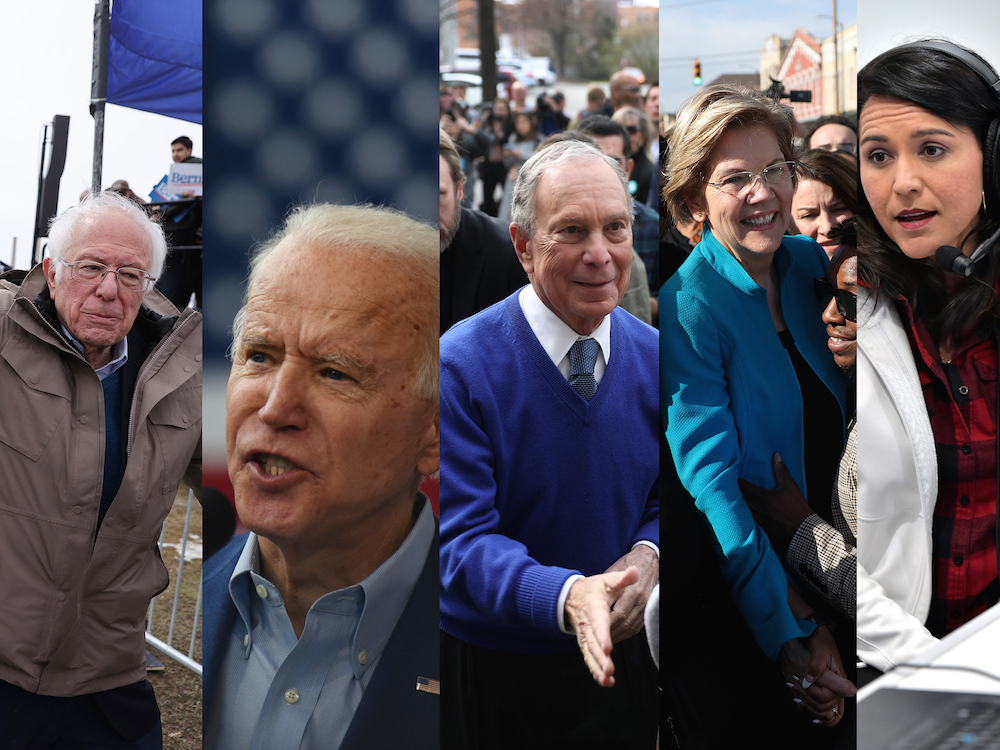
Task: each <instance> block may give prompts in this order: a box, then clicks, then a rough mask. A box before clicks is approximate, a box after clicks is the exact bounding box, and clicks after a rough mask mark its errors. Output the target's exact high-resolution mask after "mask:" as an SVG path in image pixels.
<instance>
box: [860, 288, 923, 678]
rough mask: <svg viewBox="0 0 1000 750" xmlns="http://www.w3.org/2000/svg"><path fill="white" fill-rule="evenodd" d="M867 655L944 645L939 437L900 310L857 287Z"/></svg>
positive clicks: (896, 658) (887, 656) (882, 657)
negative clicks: (939, 628) (937, 600)
mask: <svg viewBox="0 0 1000 750" xmlns="http://www.w3.org/2000/svg"><path fill="white" fill-rule="evenodd" d="M858 298H859V299H858V301H859V303H860V307H859V311H858V382H857V386H858V424H857V428H856V429H857V431H858V656H860V657H861V659H862V660H863V661H865V662H866V663H868V664H871V665H872V666H874V667H876V668H878V669H880V670H883V671H885V670H886V669H888V668H891V667H893V666H895V665H897V664H902V663H905V662H908V661H912V660H914V659H917V658H918V657H919V655H920V654H921V653H922V652H924V651H925V650H927V649H928V648H930V647H931V646H933V645H934V644H935V643H937V640H938V639H937V638H935V637H934V636H932V635H931V634H930V632H929V631H928V630H927V628H925V627H924V623H925V622H926V620H927V613H928V611H929V609H930V602H931V524H932V522H933V519H934V504H935V502H936V501H937V491H938V486H937V455H936V453H935V450H934V435H933V433H932V432H931V424H930V419H929V418H928V416H927V407H926V405H925V402H924V397H923V393H922V392H921V389H920V381H919V378H918V376H917V368H916V365H915V364H914V361H913V353H912V351H911V349H910V343H909V341H908V339H907V336H906V331H905V329H904V328H903V325H902V323H901V321H900V318H899V314H898V313H897V311H896V308H895V305H893V304H891V303H889V302H888V301H887V300H886V298H885V297H883V296H881V295H879V296H878V297H877V298H876V297H875V296H874V295H873V294H872V293H871V292H870V291H869V290H867V289H864V288H862V287H859V288H858Z"/></svg>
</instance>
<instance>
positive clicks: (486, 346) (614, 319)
mask: <svg viewBox="0 0 1000 750" xmlns="http://www.w3.org/2000/svg"><path fill="white" fill-rule="evenodd" d="M511 216H512V224H511V238H512V240H513V244H514V249H515V251H516V252H517V255H518V258H519V259H520V261H521V264H522V265H523V267H524V269H525V271H526V273H527V275H528V279H529V281H530V284H529V285H528V286H526V287H524V288H522V289H521V290H519V291H518V292H516V293H514V294H513V295H511V296H510V297H508V298H507V299H505V300H504V301H502V302H500V303H498V304H496V305H494V306H492V307H490V308H487V309H486V310H484V311H482V312H481V313H479V314H477V315H475V316H473V317H471V318H468V319H466V320H465V321H462V322H460V323H458V324H456V325H455V326H454V327H453V328H452V329H451V330H450V331H448V333H447V334H446V335H445V336H444V337H443V338H442V339H441V422H442V425H441V426H442V435H443V436H444V437H443V444H442V450H441V463H442V470H441V477H442V479H441V628H442V647H441V648H442V650H441V662H442V683H443V688H444V689H443V690H442V722H441V723H442V746H443V747H445V748H447V747H463V748H484V747H554V746H570V745H571V746H573V747H601V748H615V747H623V748H625V747H629V748H633V747H650V748H651V747H653V745H654V743H655V739H656V724H657V702H658V697H657V689H656V685H657V676H656V671H655V667H654V666H653V664H652V660H651V658H650V656H649V651H648V648H647V646H646V641H645V637H644V635H643V634H642V633H641V632H640V631H641V630H642V627H643V624H642V620H643V610H644V608H645V603H646V600H647V599H648V596H649V593H650V591H651V590H652V588H653V586H654V585H655V584H656V582H657V580H658V578H659V549H658V544H659V502H658V478H659V452H658V451H659V448H658V429H659V422H658V411H657V409H658V389H657V356H658V355H657V352H658V337H657V333H656V331H655V330H654V329H653V328H650V327H649V326H647V325H646V324H644V323H642V322H640V321H638V320H637V319H636V318H634V317H632V316H631V315H629V314H628V313H627V312H625V311H623V310H621V309H617V305H618V302H619V301H620V299H621V297H622V295H623V294H624V292H625V290H626V288H627V286H628V280H629V272H630V266H631V257H632V216H633V210H632V199H631V197H630V196H629V193H628V190H627V187H626V183H625V180H624V176H623V174H622V172H621V168H620V167H619V166H618V165H617V164H616V163H615V162H614V160H612V159H610V158H608V157H606V156H604V155H603V154H602V153H601V152H600V151H599V150H597V149H596V148H594V147H593V146H591V145H589V144H585V143H581V142H574V141H567V142H562V143H556V144H553V145H551V146H549V147H547V148H545V149H543V150H541V151H539V152H538V153H537V154H535V155H534V156H533V157H532V158H531V159H529V160H528V161H527V162H526V163H525V165H524V167H522V169H521V172H520V173H519V176H518V181H517V185H516V187H515V189H514V198H513V207H512V214H511ZM574 636H575V640H574ZM581 654H582V658H581Z"/></svg>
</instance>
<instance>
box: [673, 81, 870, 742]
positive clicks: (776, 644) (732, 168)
mask: <svg viewBox="0 0 1000 750" xmlns="http://www.w3.org/2000/svg"><path fill="white" fill-rule="evenodd" d="M792 137H793V122H792V116H791V111H790V110H789V109H788V108H786V107H782V106H781V105H778V104H775V103H773V102H772V101H770V100H768V99H766V98H765V97H764V96H763V95H762V94H760V93H759V92H751V91H749V90H746V89H743V88H741V87H736V86H730V85H720V86H712V87H709V88H706V89H705V90H704V91H702V92H700V93H699V94H697V95H696V96H695V97H693V98H692V99H691V100H689V101H688V102H687V103H686V104H685V105H684V107H683V108H682V110H681V111H680V112H679V113H678V115H677V123H676V125H675V127H674V129H673V131H672V133H671V137H670V156H669V161H668V163H667V175H666V176H667V178H668V183H667V187H666V188H665V190H664V200H665V202H666V204H667V206H668V208H669V210H670V212H671V213H672V214H673V218H674V221H676V222H678V223H683V222H690V221H692V220H693V221H698V222H704V226H705V229H704V234H703V238H702V241H701V242H700V243H699V244H698V246H697V247H695V248H694V250H693V251H692V253H691V255H690V257H689V258H688V259H687V261H686V262H685V263H684V265H682V266H681V268H680V270H679V271H678V272H677V273H676V274H675V275H674V276H673V278H671V279H670V280H669V281H668V282H667V283H666V284H665V285H664V286H663V289H662V291H661V292H660V305H661V308H660V310H661V312H660V325H661V328H660V352H661V355H660V356H661V360H660V373H661V375H660V377H661V384H660V392H661V409H662V411H663V417H664V421H665V423H666V436H667V441H668V443H669V446H670V450H671V454H672V455H673V458H674V462H675V465H676V468H677V473H678V476H679V478H680V480H681V483H682V484H683V485H684V488H685V489H686V490H687V492H688V493H690V495H691V496H692V497H693V498H694V501H695V504H696V506H697V508H698V510H700V511H701V513H702V514H703V516H704V519H705V520H706V521H707V523H708V524H709V525H710V537H711V538H712V540H713V544H712V546H713V547H714V551H715V552H716V558H717V560H718V563H719V568H720V570H721V572H722V575H723V576H724V577H725V579H726V581H727V583H728V584H729V586H730V589H731V593H732V597H733V601H734V602H735V604H736V606H737V607H738V609H739V611H740V614H741V615H742V616H743V619H744V620H745V622H746V624H747V625H748V626H749V628H750V630H751V631H752V633H753V636H754V638H755V639H756V641H757V644H758V645H759V646H760V649H761V650H762V651H763V652H764V654H766V655H767V656H768V657H769V658H770V659H771V661H775V662H777V666H778V667H779V669H780V673H781V674H780V675H779V672H778V670H772V671H771V672H770V673H768V679H769V680H774V681H776V684H777V685H778V687H779V691H780V692H782V698H781V699H782V700H786V701H787V705H789V706H790V705H791V704H792V700H793V698H795V699H796V700H797V701H799V702H798V703H797V704H796V705H798V706H799V707H800V710H802V711H804V712H806V713H807V717H802V718H801V721H802V724H803V725H805V726H806V727H808V728H809V729H812V726H811V724H810V723H809V720H811V719H815V720H816V721H818V722H821V723H823V724H826V725H827V726H833V725H834V724H836V723H838V722H839V721H840V719H841V718H842V717H843V715H844V697H845V696H850V695H852V694H853V685H852V684H851V683H850V682H849V680H848V679H847V676H848V674H849V672H848V670H847V669H846V668H845V666H844V663H843V661H844V660H842V659H841V654H840V653H839V651H838V649H837V646H836V644H835V642H834V638H833V636H832V634H831V632H830V630H829V629H828V628H827V627H825V626H820V627H814V625H813V623H812V622H809V621H808V616H809V615H811V614H814V612H813V610H812V607H811V606H810V605H808V604H806V603H805V602H804V601H802V600H801V599H799V597H798V596H796V595H794V594H793V593H792V592H791V591H790V590H789V588H788V584H787V581H786V576H785V571H784V570H783V569H782V564H781V562H780V560H779V558H778V556H777V555H776V554H775V553H774V551H773V550H772V547H771V544H770V542H769V540H768V538H767V536H766V535H765V534H764V533H763V532H762V531H761V529H760V528H759V527H758V526H757V524H756V523H755V522H754V519H753V517H752V516H751V514H750V511H749V509H748V508H747V505H746V504H745V502H744V500H743V493H742V492H741V490H740V486H739V480H740V479H743V480H746V481H748V482H751V483H753V484H756V485H758V486H762V487H768V488H770V487H774V485H775V478H774V470H773V468H772V455H773V454H774V453H775V452H776V451H778V452H780V454H781V457H782V459H783V461H784V463H785V465H786V466H787V467H788V469H789V471H790V472H791V475H792V476H793V477H794V479H795V481H796V483H797V484H798V486H799V487H801V488H803V489H804V490H805V491H806V496H807V498H808V499H810V500H812V501H813V504H814V506H815V507H816V508H817V509H822V508H824V507H825V508H826V510H827V513H829V507H830V503H829V498H830V495H831V492H832V487H833V483H834V477H835V474H836V467H837V462H838V459H839V456H840V450H841V446H842V443H843V437H844V427H845V406H846V380H845V379H844V378H843V377H842V376H841V374H840V372H839V370H838V368H837V366H836V364H835V363H834V360H833V357H832V356H831V353H830V350H829V349H828V348H827V340H828V336H827V334H826V326H825V324H824V322H823V320H822V319H821V312H820V311H819V310H818V309H817V307H816V301H815V298H814V295H813V281H812V280H813V279H814V278H815V277H817V276H820V275H823V274H825V272H826V269H827V265H828V260H827V257H826V254H825V253H824V252H823V250H822V248H820V246H819V245H818V244H816V243H815V242H814V241H813V240H811V239H809V238H806V237H786V236H785V234H784V233H785V229H786V228H787V227H788V225H789V220H790V217H791V205H792V194H793V193H794V191H795V186H796V182H797V179H798V178H797V169H796V164H795V161H794V159H793V156H792V149H793V144H792ZM824 501H825V503H824ZM821 512H822V511H821ZM845 656H851V655H850V654H845ZM807 670H809V673H810V674H812V675H813V676H817V675H818V674H819V673H821V672H823V670H826V672H825V673H824V674H825V677H826V678H827V679H829V680H830V682H831V683H832V684H833V685H834V686H835V687H833V688H832V689H827V690H825V691H816V693H813V692H810V690H812V688H810V689H807V690H801V689H800V688H799V687H796V688H795V689H793V690H792V692H791V693H788V691H787V690H786V688H784V687H782V686H781V682H782V679H781V676H782V675H783V677H784V680H783V682H785V683H788V684H795V680H794V678H795V677H799V678H801V676H802V674H803V672H804V671H807ZM768 684H770V683H768ZM799 684H801V683H799ZM705 718H707V719H708V720H709V721H710V718H709V717H705ZM727 718H731V717H727ZM755 718H756V719H757V720H758V721H759V720H760V717H755ZM773 718H777V717H776V716H774V717H772V719H773ZM792 718H793V719H795V718H798V717H796V716H795V715H794V714H793V716H792ZM799 728H800V727H798V726H792V727H787V726H784V725H783V724H782V722H780V721H773V722H772V726H769V727H765V728H764V729H762V730H761V731H767V732H771V733H772V734H771V735H769V736H768V737H767V738H759V739H760V741H761V742H762V744H770V745H771V746H782V747H784V746H789V744H788V743H790V742H791V740H792V739H793V738H795V737H796V735H795V734H794V732H795V731H797V730H798V729H799ZM782 732H784V733H782ZM765 739H766V740H768V741H769V742H764V740H765ZM815 741H816V738H814V739H813V742H815ZM818 741H819V742H820V745H823V744H824V742H830V741H832V735H831V734H829V733H827V734H826V736H824V737H821V738H819V740H818Z"/></svg>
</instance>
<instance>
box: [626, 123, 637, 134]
mask: <svg viewBox="0 0 1000 750" xmlns="http://www.w3.org/2000/svg"><path fill="white" fill-rule="evenodd" d="M625 129H626V130H627V131H628V133H629V135H635V134H636V133H638V132H639V126H638V125H626V126H625Z"/></svg>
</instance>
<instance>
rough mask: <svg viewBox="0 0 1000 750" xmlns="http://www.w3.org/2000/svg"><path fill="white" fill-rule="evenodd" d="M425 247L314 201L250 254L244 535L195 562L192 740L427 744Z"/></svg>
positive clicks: (433, 305)
mask: <svg viewBox="0 0 1000 750" xmlns="http://www.w3.org/2000/svg"><path fill="white" fill-rule="evenodd" d="M438 244H439V238H438V232H437V231H436V230H435V229H433V228H432V227H430V226H428V225H425V224H421V223H419V222H416V221H414V220H413V219H410V218H409V217H407V216H406V215H405V214H402V213H400V212H398V211H395V210H392V209H388V208H376V207H374V206H333V205H314V206H308V207H301V208H298V209H296V210H294V211H293V212H292V213H291V214H290V215H289V217H288V219H287V220H286V222H285V225H284V226H283V227H282V229H281V230H280V231H279V232H278V233H277V234H276V235H275V236H274V237H273V238H272V239H271V240H270V241H268V242H267V243H265V244H264V245H263V246H262V247H261V248H260V249H259V250H258V251H257V252H256V254H255V255H254V258H253V260H252V262H251V272H250V280H249V282H248V285H247V294H246V299H245V304H244V306H243V308H242V309H241V310H240V312H239V314H238V315H237V318H236V322H235V325H234V337H233V349H232V357H233V367H232V372H231V374H230V378H229V386H228V389H227V392H226V454H227V459H228V466H229V476H230V479H231V480H232V483H233V488H234V490H235V497H236V510H237V513H238V514H239V516H240V518H241V520H242V521H243V523H244V524H245V525H246V527H247V528H248V529H250V531H251V532H252V533H250V534H249V535H247V536H241V537H236V538H234V539H233V540H231V541H230V543H229V544H228V545H227V546H226V547H225V548H223V549H222V550H220V551H219V552H217V553H216V554H215V555H213V556H212V558H210V560H209V561H208V563H207V564H206V567H205V574H204V584H205V601H206V609H205V616H204V653H205V687H204V695H205V747H206V748H212V749H213V750H248V749H249V748H260V749H261V750H281V749H282V748H296V749H300V748H316V749H319V748H322V750H331V749H336V748H344V749H345V750H346V748H392V747H409V748H428V749H430V748H437V747H438V746H439V741H438V711H439V706H438V700H439V699H438V695H437V693H438V692H439V690H438V689H437V687H436V685H437V684H438V603H437V600H438V542H437V539H438V535H437V521H436V518H435V516H434V513H433V511H432V509H431V506H430V502H429V501H428V499H427V497H426V496H425V495H423V494H422V493H420V492H418V489H417V488H418V486H419V485H420V482H421V480H422V479H423V478H424V477H426V476H429V475H431V474H434V473H435V472H436V471H437V469H438V449H439V441H438V387H437V384H438V359H437V333H438V317H439V311H438V305H439V303H438V294H439V292H438V288H439V283H438V280H439V273H440V272H439V251H438ZM390 714H391V715H392V716H394V717H395V719H396V721H393V722H388V721H384V720H382V719H384V717H385V716H388V715H390Z"/></svg>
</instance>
